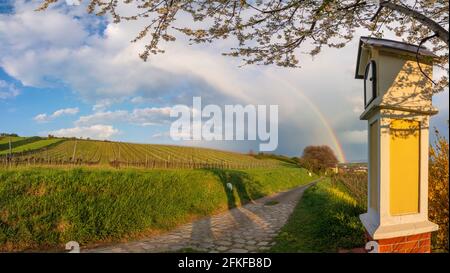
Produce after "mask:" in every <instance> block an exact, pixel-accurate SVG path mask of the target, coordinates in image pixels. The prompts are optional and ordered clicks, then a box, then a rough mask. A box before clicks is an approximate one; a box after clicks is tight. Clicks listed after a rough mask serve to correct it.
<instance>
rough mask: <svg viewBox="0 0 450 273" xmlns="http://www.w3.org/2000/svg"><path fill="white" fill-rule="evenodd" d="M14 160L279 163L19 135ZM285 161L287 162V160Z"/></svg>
mask: <svg viewBox="0 0 450 273" xmlns="http://www.w3.org/2000/svg"><path fill="white" fill-rule="evenodd" d="M11 139H12V141H11V144H12V152H13V162H14V163H15V164H16V165H21V164H23V165H29V164H47V165H64V164H73V163H76V164H79V165H83V164H86V165H99V166H106V165H111V166H115V167H119V166H120V167H122V166H135V167H148V168H177V169H179V168H201V167H211V168H234V169H239V168H251V167H267V166H274V165H276V166H278V165H280V164H282V161H280V160H278V159H276V158H267V157H264V158H258V157H255V156H251V155H247V154H242V153H235V152H228V151H221V150H215V149H207V148H199V147H187V146H175V145H157V144H136V143H126V142H111V141H98V140H81V139H75V140H74V139H63V138H38V137H30V138H23V137H16V138H11ZM1 143H3V144H4V145H6V146H5V147H3V149H2V146H0V156H3V160H1V158H0V163H1V162H3V164H6V162H7V158H6V155H7V154H9V146H8V145H9V142H8V137H4V138H2V139H0V145H2V144H1ZM285 163H286V162H285Z"/></svg>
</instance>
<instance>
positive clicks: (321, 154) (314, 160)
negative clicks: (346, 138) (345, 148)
mask: <svg viewBox="0 0 450 273" xmlns="http://www.w3.org/2000/svg"><path fill="white" fill-rule="evenodd" d="M338 162H339V161H338V159H337V157H336V155H335V154H334V152H333V150H332V149H331V148H330V147H328V146H327V145H322V146H307V147H306V148H305V149H303V155H302V157H301V158H300V165H302V166H303V167H306V168H307V169H309V170H312V171H314V172H323V171H325V170H326V169H327V168H330V167H335V166H336V164H337V163H338Z"/></svg>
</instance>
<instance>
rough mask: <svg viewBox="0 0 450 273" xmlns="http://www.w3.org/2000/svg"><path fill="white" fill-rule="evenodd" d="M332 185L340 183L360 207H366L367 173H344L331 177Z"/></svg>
mask: <svg viewBox="0 0 450 273" xmlns="http://www.w3.org/2000/svg"><path fill="white" fill-rule="evenodd" d="M332 181H333V183H338V182H340V183H342V184H343V185H344V186H345V187H346V188H347V190H348V191H349V192H350V194H351V195H352V196H353V197H354V198H355V200H356V201H357V202H358V204H359V205H361V206H362V207H366V206H367V173H361V172H345V173H339V174H336V175H334V176H333V177H332Z"/></svg>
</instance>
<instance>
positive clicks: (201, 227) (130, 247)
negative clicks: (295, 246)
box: [81, 182, 314, 253]
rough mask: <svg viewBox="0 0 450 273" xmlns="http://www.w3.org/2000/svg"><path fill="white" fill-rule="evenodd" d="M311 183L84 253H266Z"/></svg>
mask: <svg viewBox="0 0 450 273" xmlns="http://www.w3.org/2000/svg"><path fill="white" fill-rule="evenodd" d="M313 183H314V182H313ZM311 184H312V183H311ZM311 184H308V185H305V186H301V187H297V188H295V189H292V190H289V191H285V192H281V193H277V194H275V195H272V196H269V197H263V198H261V199H258V200H254V201H253V202H251V203H248V204H246V205H244V206H242V207H237V208H233V209H231V210H228V211H226V212H223V213H220V214H217V215H213V216H210V217H205V218H202V219H199V220H196V221H194V222H192V223H189V224H185V225H182V226H180V227H178V228H176V229H174V230H172V231H170V232H167V233H164V234H161V235H157V236H154V237H150V238H146V239H142V240H138V241H133V242H127V243H119V244H115V245H112V246H106V247H98V248H92V249H84V250H83V249H81V252H177V251H180V250H183V249H193V250H196V251H202V252H235V253H245V252H258V251H266V250H268V249H269V248H270V246H271V245H273V243H274V242H273V239H274V237H275V236H276V235H277V233H278V231H279V230H280V228H281V227H282V226H283V225H284V224H285V223H286V221H287V219H288V218H289V216H290V215H291V213H292V211H293V210H294V208H295V206H296V205H297V202H298V201H299V200H300V198H301V196H302V194H303V192H304V190H305V189H306V188H307V187H309V186H310V185H311Z"/></svg>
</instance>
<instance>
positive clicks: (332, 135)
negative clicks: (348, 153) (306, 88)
mask: <svg viewBox="0 0 450 273" xmlns="http://www.w3.org/2000/svg"><path fill="white" fill-rule="evenodd" d="M265 75H267V76H268V77H270V78H272V79H274V80H277V82H279V83H280V84H282V85H284V86H285V87H286V88H289V89H291V90H293V91H295V93H296V94H298V95H300V96H301V98H302V100H304V101H305V102H306V103H307V104H308V106H309V107H310V108H311V109H312V110H313V112H314V114H315V115H316V116H317V117H318V118H319V120H320V122H321V124H322V125H323V127H324V128H325V130H326V132H327V134H328V135H329V136H330V139H331V143H332V145H333V148H334V150H335V151H336V153H337V157H338V160H339V162H341V163H344V162H347V160H346V158H345V153H344V149H343V148H342V145H341V143H340V142H339V138H338V137H337V135H336V132H335V131H334V129H333V127H331V125H330V123H329V122H328V120H327V119H326V117H325V115H324V114H323V113H322V112H321V111H320V109H319V107H317V106H316V105H315V104H314V103H313V102H312V101H311V99H309V98H308V97H307V96H306V95H305V94H304V93H303V92H301V91H300V90H298V88H296V87H294V86H293V85H292V84H291V83H289V82H286V81H285V80H281V79H280V78H278V77H276V76H274V75H273V74H271V73H265Z"/></svg>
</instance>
